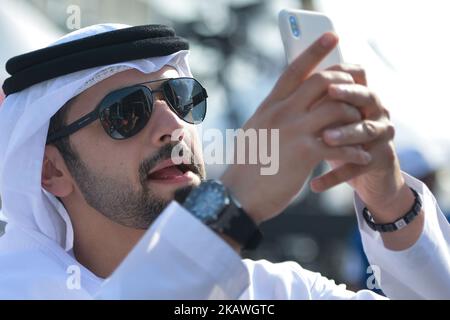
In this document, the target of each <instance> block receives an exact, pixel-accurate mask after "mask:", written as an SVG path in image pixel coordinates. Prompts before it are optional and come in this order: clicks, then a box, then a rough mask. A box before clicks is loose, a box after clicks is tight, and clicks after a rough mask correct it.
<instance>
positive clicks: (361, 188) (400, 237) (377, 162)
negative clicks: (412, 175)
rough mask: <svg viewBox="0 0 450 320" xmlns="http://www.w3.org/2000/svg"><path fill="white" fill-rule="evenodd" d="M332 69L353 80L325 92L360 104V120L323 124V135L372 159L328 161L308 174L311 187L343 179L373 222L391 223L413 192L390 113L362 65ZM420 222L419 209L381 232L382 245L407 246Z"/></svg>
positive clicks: (404, 209) (406, 206) (319, 188)
mask: <svg viewBox="0 0 450 320" xmlns="http://www.w3.org/2000/svg"><path fill="white" fill-rule="evenodd" d="M331 70H339V71H343V72H348V73H350V74H352V75H353V78H354V80H355V81H356V84H331V85H330V86H329V89H328V94H329V97H330V98H331V99H335V100H336V101H341V102H344V103H348V104H351V105H353V106H355V107H357V108H359V109H360V111H361V114H362V117H363V121H361V122H358V123H353V124H350V125H346V126H340V127H338V128H336V127H335V128H333V129H328V130H325V131H324V132H323V133H322V137H323V141H324V142H325V143H326V144H327V145H329V146H337V147H338V146H355V145H360V146H361V147H362V148H363V149H364V150H366V151H367V152H369V153H370V155H371V157H372V160H371V162H370V163H369V164H367V165H357V164H352V163H345V161H331V162H330V164H331V166H332V168H333V170H332V171H330V172H328V173H327V174H325V175H323V176H321V177H318V178H315V179H313V180H312V181H311V188H312V189H313V190H314V191H316V192H320V191H324V190H326V189H328V188H331V187H333V186H335V185H337V184H339V183H341V182H344V181H347V182H348V183H349V184H350V186H352V187H353V189H354V190H355V191H356V193H357V194H358V195H359V197H360V198H361V199H362V201H363V202H364V203H365V204H366V205H367V207H368V209H369V210H370V212H371V213H372V215H373V218H374V219H375V221H376V222H377V223H392V222H394V221H396V220H397V219H399V218H400V217H401V216H403V215H404V214H405V213H406V212H407V211H408V210H409V209H410V208H411V207H412V204H413V202H414V197H413V194H412V192H411V191H410V190H409V187H408V186H407V185H406V183H405V181H404V179H403V176H402V174H401V171H400V165H399V161H398V158H397V155H396V153H395V149H394V145H393V141H392V140H393V138H394V126H393V124H392V123H391V122H390V119H389V113H388V111H387V110H386V109H385V108H384V107H383V105H382V104H381V102H380V99H379V98H378V97H377V95H376V94H375V93H374V92H372V91H371V90H370V89H368V88H367V87H366V86H367V81H366V77H365V72H364V70H363V69H361V68H360V67H358V66H336V67H333V68H331ZM423 223H424V218H423V215H420V216H419V217H418V218H417V219H416V220H415V221H414V222H413V223H411V224H410V225H409V226H408V227H407V228H404V229H402V230H400V231H397V232H394V233H383V234H382V238H383V241H384V243H385V246H386V247H388V248H390V249H392V250H403V249H406V248H408V247H410V246H411V245H412V244H414V243H415V242H416V241H417V239H418V238H419V236H420V234H421V232H422V229H423Z"/></svg>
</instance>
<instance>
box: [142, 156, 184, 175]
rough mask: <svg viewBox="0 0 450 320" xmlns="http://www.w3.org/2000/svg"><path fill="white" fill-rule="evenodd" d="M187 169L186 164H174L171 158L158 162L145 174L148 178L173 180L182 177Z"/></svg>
mask: <svg viewBox="0 0 450 320" xmlns="http://www.w3.org/2000/svg"><path fill="white" fill-rule="evenodd" d="M187 171H189V169H188V166H187V165H186V164H179V165H176V164H174V163H173V162H172V160H166V161H163V162H161V163H160V164H158V165H157V166H156V167H155V168H154V169H153V170H152V171H150V172H149V173H148V175H147V178H148V179H149V180H173V179H178V178H180V177H183V176H184V174H185V173H186V172H187Z"/></svg>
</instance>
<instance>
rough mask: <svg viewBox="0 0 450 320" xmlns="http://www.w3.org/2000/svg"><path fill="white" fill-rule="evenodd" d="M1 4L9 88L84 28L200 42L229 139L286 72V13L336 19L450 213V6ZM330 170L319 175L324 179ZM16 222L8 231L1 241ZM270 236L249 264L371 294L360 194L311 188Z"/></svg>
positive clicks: (287, 0) (138, 0)
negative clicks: (44, 52) (29, 62)
mask: <svg viewBox="0 0 450 320" xmlns="http://www.w3.org/2000/svg"><path fill="white" fill-rule="evenodd" d="M0 4H1V6H0V64H1V68H0V81H3V80H4V79H5V78H6V77H7V76H8V75H7V74H6V71H5V69H4V65H5V63H6V61H7V60H8V59H9V58H11V57H12V56H15V55H17V54H21V53H24V52H27V51H30V50H34V49H38V48H41V47H43V46H47V45H48V44H49V43H51V42H53V41H54V40H55V39H57V38H58V37H60V36H61V35H63V34H66V33H68V32H71V31H73V30H75V29H78V28H82V27H85V26H89V25H92V24H96V23H103V22H117V23H125V24H130V25H140V24H156V23H162V24H166V25H170V26H172V27H174V28H175V30H176V32H177V33H178V34H179V35H181V36H183V37H186V38H188V39H189V41H190V44H191V55H190V62H191V68H192V71H193V73H194V75H195V77H196V78H198V79H199V80H200V81H201V82H202V83H203V84H204V85H205V87H206V88H207V90H208V93H209V102H208V103H209V106H208V109H209V113H208V115H207V118H206V120H205V123H204V125H203V129H208V128H219V129H221V130H225V129H226V128H239V127H241V125H242V124H243V123H244V122H245V121H246V120H247V119H248V118H249V117H250V115H251V114H252V113H253V112H254V111H255V109H256V108H257V107H258V105H259V104H260V103H261V101H262V100H263V99H264V98H265V96H266V95H267V94H268V93H269V91H270V89H271V88H272V86H273V85H274V83H275V81H276V79H277V78H278V76H279V75H280V74H281V72H282V71H283V69H284V68H285V67H286V61H285V56H284V52H283V47H282V43H281V39H280V36H279V31H278V27H277V16H278V12H279V10H281V9H282V8H298V9H302V8H303V9H308V10H316V11H321V12H325V13H327V14H328V15H329V16H330V17H331V19H332V20H333V22H334V25H335V27H336V31H337V33H338V34H339V36H340V39H341V42H340V45H341V50H342V53H343V56H344V60H345V61H346V62H349V63H358V64H362V65H363V66H364V67H365V68H366V70H367V74H368V80H369V85H370V86H371V87H372V88H373V89H374V90H375V91H376V92H377V93H378V94H379V96H380V97H381V99H382V101H383V102H384V104H385V105H386V106H387V107H388V108H389V109H390V111H391V115H392V118H393V121H394V122H395V124H396V128H397V131H396V132H397V133H396V141H395V142H396V145H397V149H398V152H399V155H400V160H401V165H402V168H403V169H404V170H405V171H406V172H409V173H410V174H412V175H414V176H416V177H417V178H419V179H421V180H423V181H425V182H426V183H427V184H428V185H429V187H430V188H432V189H433V191H434V192H435V195H436V196H437V198H438V202H439V203H440V205H441V208H442V209H443V211H447V209H448V208H449V205H450V171H449V167H448V165H447V161H446V160H447V159H448V153H449V152H450V132H449V123H448V121H449V120H448V119H449V117H448V114H449V113H448V110H449V109H450V103H449V99H448V88H447V86H448V75H449V74H450V62H449V57H450V47H449V46H448V45H447V44H446V42H447V41H448V34H447V33H448V30H450V20H449V19H448V18H447V16H446V15H447V14H448V12H449V9H450V2H449V1H446V0H428V1H419V0H417V1H415V0H396V1H388V0H340V1H336V0H316V1H314V0H308V1H307V0H304V1H301V0H267V1H256V0H216V1H210V0H166V1H157V0H129V1H119V0H89V1H87V0H79V1H76V0H0ZM1 100H2V97H1V96H0V101H1ZM0 103H1V102H0ZM207 145H208V143H207V142H206V141H204V147H206V146H207ZM0 147H1V146H0ZM224 168H225V167H224V166H223V165H208V166H207V171H208V176H209V177H210V178H216V177H219V176H220V174H221V173H222V172H223V170H224ZM324 170H327V168H326V167H325V166H319V167H318V168H317V169H316V171H315V172H314V173H313V175H317V174H320V173H321V172H323V171H324ZM268 187H269V186H268ZM0 196H1V195H0ZM4 224H5V223H4V222H0V235H1V233H2V228H3V226H4ZM262 229H263V232H264V234H265V239H264V242H263V243H262V245H261V246H260V247H259V248H258V249H257V250H255V251H249V252H245V255H246V256H247V257H250V258H253V259H267V260H270V261H273V262H277V261H286V260H294V261H297V262H299V263H300V264H301V265H302V266H303V267H304V268H308V269H311V270H313V271H318V272H321V273H322V274H323V275H325V276H327V277H330V278H333V279H335V280H337V281H338V282H345V283H347V284H348V285H349V287H350V288H351V289H361V288H366V280H367V278H368V277H369V276H370V275H371V274H370V273H367V262H366V261H365V258H364V255H363V253H362V248H361V242H360V239H359V234H358V232H357V225H356V218H355V214H354V211H353V204H352V191H351V190H350V188H349V187H347V186H345V185H342V186H339V187H336V188H334V189H332V190H330V191H328V192H325V193H323V194H313V193H311V192H310V191H309V188H308V187H305V188H304V189H303V190H302V192H301V193H300V194H299V195H298V197H297V198H296V199H295V200H294V201H293V203H292V205H291V206H290V207H289V208H288V209H287V210H286V212H285V213H284V214H282V215H280V216H279V217H277V218H275V219H273V220H271V221H269V222H266V223H265V224H264V225H263V226H262Z"/></svg>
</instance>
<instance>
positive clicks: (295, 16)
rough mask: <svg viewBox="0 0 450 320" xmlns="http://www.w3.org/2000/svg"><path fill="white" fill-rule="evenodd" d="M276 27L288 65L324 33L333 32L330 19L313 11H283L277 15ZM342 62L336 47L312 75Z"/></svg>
mask: <svg viewBox="0 0 450 320" xmlns="http://www.w3.org/2000/svg"><path fill="white" fill-rule="evenodd" d="M278 25H279V28H280V33H281V39H282V41H283V46H284V51H285V53H286V59H287V62H288V64H290V63H291V62H292V61H294V59H295V58H296V57H297V56H299V55H300V54H301V53H302V52H303V51H304V50H305V49H306V48H308V47H309V46H310V45H311V44H312V43H313V42H314V41H316V40H317V39H319V38H320V36H322V35H323V34H324V33H325V32H328V31H333V32H335V30H334V26H333V23H332V22H331V19H330V18H329V17H327V16H326V15H324V14H323V13H319V12H315V11H306V10H295V9H283V10H281V11H280V13H279V15H278ZM343 61H344V60H343V58H342V54H341V50H340V49H339V45H338V46H336V47H335V48H334V49H333V51H331V52H330V53H329V54H328V56H326V57H325V58H324V59H323V60H322V62H321V63H320V64H319V65H318V66H317V67H316V68H315V69H314V71H313V72H312V73H314V72H317V71H321V70H324V69H326V68H328V67H331V66H333V65H336V64H341V63H343Z"/></svg>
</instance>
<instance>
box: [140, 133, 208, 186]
mask: <svg viewBox="0 0 450 320" xmlns="http://www.w3.org/2000/svg"><path fill="white" fill-rule="evenodd" d="M180 146H181V148H180ZM174 148H180V154H179V156H180V157H189V161H188V162H189V163H188V164H185V163H182V164H180V165H178V167H180V168H181V169H183V171H188V170H189V171H192V173H194V174H196V175H198V176H200V177H202V170H201V166H200V165H199V164H198V162H197V161H196V157H195V154H194V153H193V152H192V151H191V150H189V149H188V147H187V146H186V145H183V144H182V143H181V142H177V143H173V144H166V145H164V146H163V147H162V148H161V149H159V150H158V151H157V152H156V153H155V154H154V155H152V156H150V157H148V158H146V159H144V160H143V161H142V162H141V164H140V165H139V179H140V180H141V183H145V181H146V180H147V174H148V173H149V172H150V171H151V170H152V169H153V168H154V167H156V165H157V164H158V163H160V162H161V161H164V160H167V159H170V158H171V157H172V152H173V149H174Z"/></svg>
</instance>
